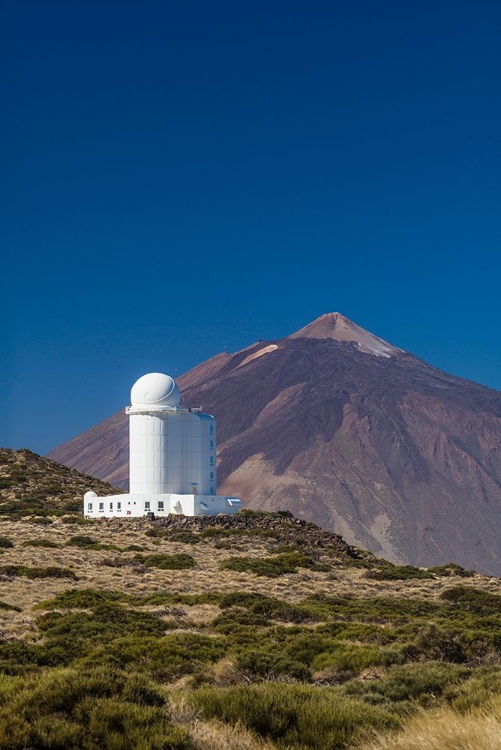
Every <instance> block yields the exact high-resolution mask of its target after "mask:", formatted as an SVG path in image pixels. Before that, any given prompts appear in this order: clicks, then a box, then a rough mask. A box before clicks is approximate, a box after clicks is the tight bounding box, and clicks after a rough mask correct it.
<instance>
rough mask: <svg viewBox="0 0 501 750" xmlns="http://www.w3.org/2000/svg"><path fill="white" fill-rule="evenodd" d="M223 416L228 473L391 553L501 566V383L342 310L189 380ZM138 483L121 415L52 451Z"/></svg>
mask: <svg viewBox="0 0 501 750" xmlns="http://www.w3.org/2000/svg"><path fill="white" fill-rule="evenodd" d="M178 382H179V386H180V388H181V392H182V398H183V403H184V404H185V405H200V404H201V405H202V406H203V408H204V410H205V411H207V412H209V413H211V414H214V415H215V416H216V417H217V420H218V445H219V450H218V457H219V458H218V466H219V470H218V478H219V489H220V491H222V492H235V493H236V492H238V493H239V494H240V496H241V497H242V498H243V499H244V501H245V503H246V505H247V506H250V507H253V508H262V509H270V510H271V509H277V508H288V509H290V510H291V511H292V512H293V513H294V514H295V515H297V516H299V517H301V518H305V519H310V520H313V521H315V522H316V523H317V524H319V525H320V526H323V527H325V528H328V529H334V530H335V531H336V532H338V533H340V534H342V536H344V537H345V539H346V540H347V541H348V542H349V543H352V544H356V545H359V546H363V547H367V548H368V549H370V550H371V551H373V552H375V553H376V554H378V555H382V556H384V557H387V558H390V559H391V560H393V561H405V562H408V563H412V564H414V565H435V564H439V563H443V562H448V561H450V560H453V561H455V562H457V563H460V564H461V565H464V566H466V567H475V568H477V569H478V570H480V571H483V572H487V573H490V574H497V575H501V393H500V392H497V391H493V390H490V389H488V388H484V387H483V386H480V385H477V384H475V383H471V382H468V381H465V380H461V379H459V378H456V377H453V376H452V375H447V374H445V373H443V372H441V371H440V370H437V369H435V368H433V367H431V366H429V365H427V364H425V363H424V362H421V361H420V360H418V359H416V358H415V357H413V356H411V355H410V354H408V353H406V352H404V351H402V350H400V349H397V348H396V347H393V346H391V345H390V344H388V343H387V342H384V341H382V340H381V339H379V338H377V337H376V336H373V335H372V334H370V333H368V332H367V331H364V330H363V329H361V328H359V327H358V326H356V325H355V324H354V323H352V322H351V321H349V320H347V319H346V318H344V317H343V316H341V315H339V314H338V313H331V314H329V315H324V316H322V317H321V318H319V319H318V320H316V321H314V322H313V323H311V324H310V325H308V326H306V327H305V328H303V329H301V331H298V332H297V333H295V334H293V335H292V336H289V337H287V338H285V339H281V340H278V341H273V342H269V341H267V342H259V343H256V344H254V345H253V346H251V347H248V348H246V349H244V350H242V351H240V352H237V353H235V354H232V355H230V354H219V355H217V356H216V357H213V358H212V359H210V360H207V361H206V362H204V363H202V364H201V365H199V366H198V367H195V368H194V369H193V370H191V371H190V372H189V373H187V374H186V375H184V376H182V377H181V378H179V381H178ZM49 456H50V457H51V458H54V459H55V460H57V461H60V462H62V463H65V464H68V465H69V466H74V467H76V468H78V469H80V470H81V471H85V472H87V473H89V474H93V475H94V476H97V477H99V478H101V479H105V480H106V481H108V482H110V483H111V484H114V485H117V484H118V485H119V486H122V487H126V482H127V474H128V467H127V457H128V456H127V419H126V417H125V414H124V413H122V412H121V413H119V414H116V415H114V416H113V417H111V418H110V419H108V420H106V421H105V422H103V423H101V424H100V425H97V426H96V427H93V428H92V429H90V430H87V431H86V432H84V433H82V434H81V435H79V436H78V437H76V438H75V439H74V440H71V441H70V442H68V443H65V444H64V445H62V446H60V447H59V448H56V449H55V450H53V451H51V453H50V454H49Z"/></svg>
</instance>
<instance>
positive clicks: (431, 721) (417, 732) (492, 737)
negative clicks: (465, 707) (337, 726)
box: [354, 704, 501, 750]
mask: <svg viewBox="0 0 501 750" xmlns="http://www.w3.org/2000/svg"><path fill="white" fill-rule="evenodd" d="M355 747H356V748H357V750H501V704H497V705H495V706H493V710H492V712H489V713H486V712H482V713H469V714H465V715H461V714H458V713H456V712H455V711H453V710H452V709H442V710H440V711H434V712H430V713H420V714H418V715H417V716H414V717H413V718H412V719H410V720H409V721H408V722H407V723H406V724H405V726H404V729H403V731H401V732H397V733H391V734H390V735H388V734H386V735H382V736H379V737H374V738H373V739H371V740H369V741H368V742H367V743H366V744H363V745H360V744H357V745H355V746H354V748H355Z"/></svg>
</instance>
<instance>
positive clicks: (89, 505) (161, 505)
mask: <svg viewBox="0 0 501 750" xmlns="http://www.w3.org/2000/svg"><path fill="white" fill-rule="evenodd" d="M135 504H136V503H135V502H134V505H135ZM129 505H130V503H129ZM93 507H94V505H93V503H87V512H88V513H92V510H93ZM144 509H145V511H147V510H151V503H150V501H149V500H146V501H145V503H144ZM109 510H110V512H111V513H113V503H110V505H109ZM157 510H159V511H162V510H164V501H163V500H159V501H158V508H157ZM121 511H122V502H121V501H117V508H116V512H117V513H121ZM99 512H100V513H104V503H99ZM127 512H128V513H130V511H127Z"/></svg>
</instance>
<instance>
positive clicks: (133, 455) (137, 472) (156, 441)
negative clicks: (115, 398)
mask: <svg viewBox="0 0 501 750" xmlns="http://www.w3.org/2000/svg"><path fill="white" fill-rule="evenodd" d="M211 429H212V431H211ZM129 452H130V469H129V476H130V492H131V494H136V493H138V494H152V495H156V494H158V495H160V494H167V493H177V494H186V495H188V494H191V493H193V492H194V491H196V493H197V494H199V495H210V494H216V491H217V483H216V428H215V419H214V417H211V416H210V415H208V414H197V413H195V412H189V411H185V410H183V411H181V410H172V411H158V413H154V412H153V411H152V412H149V413H145V412H144V411H142V410H134V409H133V408H130V409H129ZM211 473H212V476H211Z"/></svg>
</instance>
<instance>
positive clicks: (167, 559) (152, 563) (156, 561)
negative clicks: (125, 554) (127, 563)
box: [134, 552, 195, 570]
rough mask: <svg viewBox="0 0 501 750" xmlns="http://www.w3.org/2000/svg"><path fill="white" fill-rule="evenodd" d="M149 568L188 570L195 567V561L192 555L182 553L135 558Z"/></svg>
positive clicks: (138, 556) (137, 556)
mask: <svg viewBox="0 0 501 750" xmlns="http://www.w3.org/2000/svg"><path fill="white" fill-rule="evenodd" d="M134 559H135V560H137V561H138V562H141V563H142V564H143V565H146V567H147V568H158V569H159V570H187V569H188V568H194V567H195V560H194V559H193V558H192V557H191V555H187V554H185V553H183V552H182V553H180V554H179V555H163V554H161V553H159V554H157V555H147V556H144V555H136V557H135V558H134Z"/></svg>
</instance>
